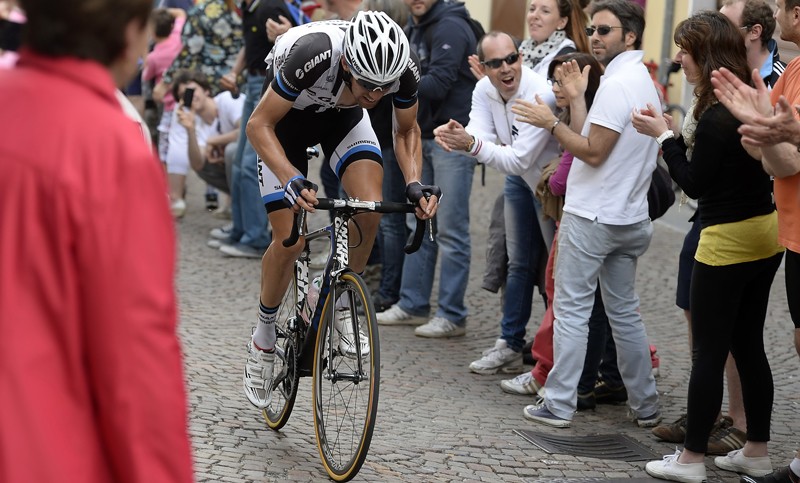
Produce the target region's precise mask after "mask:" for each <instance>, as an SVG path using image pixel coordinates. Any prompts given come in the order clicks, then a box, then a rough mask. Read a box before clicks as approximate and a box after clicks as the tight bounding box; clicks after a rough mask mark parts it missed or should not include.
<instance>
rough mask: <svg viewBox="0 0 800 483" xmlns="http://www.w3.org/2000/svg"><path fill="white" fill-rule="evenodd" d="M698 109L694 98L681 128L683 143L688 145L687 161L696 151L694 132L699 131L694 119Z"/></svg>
mask: <svg viewBox="0 0 800 483" xmlns="http://www.w3.org/2000/svg"><path fill="white" fill-rule="evenodd" d="M696 107H697V98H696V97H692V103H691V105H690V106H689V109H688V110H687V111H686V115H685V116H684V117H683V126H682V127H681V136H683V143H684V144H685V145H686V159H688V160H691V159H692V151H694V132H695V131H696V130H697V120H696V119H695V118H694V110H695V108H696Z"/></svg>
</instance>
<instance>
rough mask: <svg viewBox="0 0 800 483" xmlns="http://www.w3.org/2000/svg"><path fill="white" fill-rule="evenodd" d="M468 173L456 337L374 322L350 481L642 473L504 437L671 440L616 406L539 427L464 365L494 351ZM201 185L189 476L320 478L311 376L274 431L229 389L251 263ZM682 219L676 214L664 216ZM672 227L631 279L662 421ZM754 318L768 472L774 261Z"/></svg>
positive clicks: (786, 364) (791, 434)
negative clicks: (361, 452) (375, 340)
mask: <svg viewBox="0 0 800 483" xmlns="http://www.w3.org/2000/svg"><path fill="white" fill-rule="evenodd" d="M317 166H318V165H317V164H316V163H315V164H314V165H313V167H312V168H311V170H312V171H315V170H316V167H317ZM480 179H481V176H480V168H479V169H478V172H476V176H475V182H474V185H473V189H472V197H471V213H472V220H471V224H470V226H471V233H472V267H471V277H470V283H469V287H468V290H467V305H468V307H469V310H470V316H469V321H468V326H467V335H466V336H465V337H461V338H455V339H447V340H436V339H423V338H419V337H415V336H414V334H413V328H412V327H383V326H382V327H381V328H380V335H381V363H382V364H381V387H380V405H379V412H378V420H377V425H376V428H375V433H374V436H373V440H372V445H371V448H370V451H369V455H368V457H367V460H366V463H365V464H364V466H363V468H362V469H361V471H360V473H359V474H358V476H357V477H356V478H355V480H354V481H413V482H422V481H437V482H438V481H442V482H444V481H458V482H461V481H526V482H536V481H548V482H565V481H611V480H613V479H626V480H629V479H632V478H640V479H643V480H641V481H649V480H647V479H646V477H647V475H646V474H645V472H644V462H634V463H627V462H623V461H611V460H599V459H592V458H582V457H575V456H569V455H562V454H547V453H545V452H543V451H541V450H539V449H537V448H536V447H535V446H533V445H532V444H530V443H528V442H527V441H526V440H524V439H522V438H521V437H520V436H518V435H517V434H515V433H514V432H513V430H514V429H529V430H535V431H558V434H562V435H583V434H595V433H605V434H609V433H610V434H624V435H627V436H629V437H630V438H633V439H634V440H636V441H638V442H640V443H641V444H642V445H644V446H646V447H648V448H650V449H652V450H653V451H655V452H656V453H658V454H659V455H661V454H667V453H672V452H673V451H674V449H675V448H674V445H670V444H665V443H661V442H658V441H656V439H655V438H654V437H653V436H652V435H651V434H650V431H649V430H648V429H640V428H638V427H636V425H635V424H634V423H632V422H630V421H629V420H627V419H626V407H624V406H599V407H598V409H597V410H596V411H590V412H585V413H584V412H582V413H579V414H578V415H576V417H575V419H574V420H573V424H572V427H571V428H569V429H560V430H558V429H546V427H544V426H539V425H534V424H533V423H531V422H529V421H527V420H525V419H524V418H523V416H522V409H523V407H524V406H525V405H526V404H530V403H531V402H532V399H531V398H529V397H525V396H516V395H510V394H506V393H504V392H502V391H501V390H500V387H499V382H500V380H501V379H504V378H508V377H509V376H507V375H495V376H485V375H484V376H481V375H477V374H473V373H471V372H470V371H469V369H468V365H469V363H470V362H471V361H473V360H475V359H477V358H479V357H480V354H481V352H482V351H483V350H485V349H487V348H489V347H492V346H493V345H494V341H495V339H496V338H497V337H498V335H499V319H500V296H499V295H497V294H492V293H489V292H487V291H485V290H482V289H481V288H480V282H481V277H482V275H483V270H484V258H485V257H484V254H485V247H486V232H487V227H488V224H489V219H488V217H489V213H490V210H491V205H492V203H493V201H494V199H495V197H496V196H497V194H498V193H500V192H501V191H502V176H501V175H499V174H498V173H496V172H494V171H493V170H491V169H487V172H486V186H481V183H480ZM203 191H204V190H203V189H202V186H201V185H200V184H199V183H198V182H196V180H195V182H194V183H193V184H191V186H190V194H189V197H188V202H189V211H188V213H187V215H186V217H185V218H184V219H183V220H182V221H180V222H179V223H178V224H177V229H178V232H179V250H180V265H179V273H178V291H179V296H180V308H181V324H180V335H181V338H182V341H183V348H184V351H185V356H186V357H185V363H186V377H187V385H188V390H189V401H190V405H191V408H190V418H191V422H190V425H191V426H190V431H191V436H192V440H193V444H194V455H195V471H196V477H197V480H198V481H215V482H216V481H226V482H247V481H324V480H326V478H327V475H326V473H325V470H324V468H323V467H322V464H321V462H320V459H319V455H318V452H317V448H316V444H315V441H314V430H313V427H312V415H311V411H312V408H311V405H312V401H311V384H310V383H311V381H310V379H302V380H301V383H300V390H299V394H298V397H297V401H296V403H295V407H294V412H293V413H292V417H291V419H290V421H289V423H288V424H287V425H286V426H285V427H284V428H283V429H282V430H281V431H280V432H273V431H272V430H270V429H269V428H267V426H266V424H265V422H264V420H263V419H262V417H261V414H260V412H259V411H258V410H256V409H255V408H253V407H252V406H250V404H249V403H248V402H247V399H246V398H245V397H244V395H243V393H242V387H241V386H242V368H243V365H244V362H245V358H246V349H245V344H246V342H247V340H248V337H249V335H250V330H251V327H252V326H253V325H254V324H255V321H256V309H257V303H258V291H259V278H260V262H259V261H258V260H246V259H234V258H226V257H223V256H222V254H220V253H219V252H218V251H215V250H212V249H210V248H208V247H207V246H206V240H207V234H208V232H209V230H210V229H212V228H214V227H216V226H220V225H221V224H222V222H221V221H220V220H217V219H214V218H213V217H211V216H209V215H208V214H207V213H205V212H204V211H203V207H202V205H203V201H202V193H203ZM675 209H676V208H673V210H675ZM317 216H318V217H321V216H325V215H324V213H323V214H319V215H317ZM685 218H688V214H687V213H685V209H684V213H682V214H678V215H675V214H673V215H672V217H671V219H678V220H683V219H685ZM672 225H673V226H670V225H669V224H667V223H665V222H662V221H660V220H659V221H658V222H656V228H655V234H654V237H653V241H652V244H651V246H650V249H649V250H648V252H647V253H646V254H645V256H644V257H642V258H641V260H640V263H639V270H638V278H637V287H638V291H639V296H640V298H641V311H642V314H643V317H644V320H645V323H646V326H647V332H648V336H649V338H650V341H651V343H653V344H655V345H656V346H657V347H658V354H659V356H660V358H661V377H660V378H659V379H657V383H658V390H659V393H660V395H661V408H662V412H663V414H664V418H665V420H667V421H672V420H674V419H676V418H677V417H678V416H679V415H680V414H681V413H682V412H683V411H684V410H685V407H686V389H687V383H688V378H689V366H690V360H689V357H690V356H689V350H688V343H687V334H686V322H685V320H684V317H683V313H682V311H681V310H680V309H678V308H677V307H676V306H675V304H674V300H675V295H674V294H675V283H676V282H675V280H676V274H677V266H678V264H677V259H678V253H679V251H680V247H681V243H682V241H683V231H682V230H685V229H688V223H682V224H677V223H673V224H672ZM434 293H436V288H434ZM434 302H435V296H434ZM542 312H543V306H542V301H541V298H540V297H538V296H536V297H534V308H533V315H532V317H531V322H530V323H529V327H528V333H529V334H533V333H534V332H535V329H536V327H537V326H538V323H539V321H540V320H541V315H542ZM767 317H768V318H767V323H766V333H765V340H766V343H767V347H768V355H769V358H770V363H771V365H772V369H773V374H774V381H775V405H774V412H773V417H772V422H773V425H772V438H773V440H772V443H771V444H770V455H771V457H772V462H773V466H775V467H779V466H782V465H785V464H786V462H788V461H789V459H790V457H791V456H792V455H793V454H794V451H795V450H796V449H797V447H798V446H800V438H799V437H798V434H800V431H798V430H799V429H800V421H798V418H797V414H800V393H799V392H798V391H797V390H796V386H797V384H798V378H797V374H798V373H799V372H800V371H799V370H800V361H799V360H798V357H797V354H796V353H795V350H794V347H793V341H792V330H793V326H792V323H791V321H790V320H789V317H788V309H787V306H786V296H785V286H784V273H783V268H781V269H780V270H779V271H778V274H777V276H776V281H775V283H774V285H773V289H772V299H771V302H770V310H769V313H768V316H767ZM793 386H794V387H793ZM706 466H707V468H708V476H709V481H725V482H734V481H736V482H738V476H736V475H734V474H733V473H729V472H724V471H718V470H717V469H716V467H715V466H714V463H713V458H711V457H710V458H707V459H706Z"/></svg>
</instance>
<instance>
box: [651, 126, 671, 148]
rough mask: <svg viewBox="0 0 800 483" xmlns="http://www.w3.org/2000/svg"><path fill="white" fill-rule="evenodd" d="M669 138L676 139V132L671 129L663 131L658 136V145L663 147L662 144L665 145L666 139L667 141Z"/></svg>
mask: <svg viewBox="0 0 800 483" xmlns="http://www.w3.org/2000/svg"><path fill="white" fill-rule="evenodd" d="M667 139H675V133H674V132H672V131H671V130H666V131H664V132H662V133H661V135H660V136H658V137H657V138H656V142H657V143H658V147H661V145H663V144H664V141H666V140H667Z"/></svg>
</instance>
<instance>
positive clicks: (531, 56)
mask: <svg viewBox="0 0 800 483" xmlns="http://www.w3.org/2000/svg"><path fill="white" fill-rule="evenodd" d="M566 38H567V34H566V32H564V31H563V30H556V31H555V32H553V33H552V34H551V35H550V37H548V39H547V40H545V41H544V42H542V43H541V44H537V43H536V42H535V41H534V40H533V39H526V40H523V41H522V43H521V44H520V46H519V53H520V54H522V62H523V64H525V65H526V66H528V67H530V68H531V69H533V68H534V67H536V66H537V65H539V62H541V61H542V59H544V58H545V57H547V55H548V54H550V53H552V52H555V51H556V49H558V46H559V45H561V42H563V41H564V39H566Z"/></svg>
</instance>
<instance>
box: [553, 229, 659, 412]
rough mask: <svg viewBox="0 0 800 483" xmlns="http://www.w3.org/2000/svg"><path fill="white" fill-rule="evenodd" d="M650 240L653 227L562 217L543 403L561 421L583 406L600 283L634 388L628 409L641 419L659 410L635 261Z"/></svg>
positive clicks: (627, 379)
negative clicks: (550, 353)
mask: <svg viewBox="0 0 800 483" xmlns="http://www.w3.org/2000/svg"><path fill="white" fill-rule="evenodd" d="M652 236H653V225H652V223H651V222H650V220H644V221H641V222H639V223H634V224H631V225H606V224H603V223H599V222H597V220H588V219H586V218H582V217H579V216H576V215H573V214H571V213H564V216H563V218H562V219H561V225H560V227H559V230H558V256H557V258H556V265H555V274H554V276H555V299H554V304H553V312H554V315H555V319H556V320H555V322H554V323H553V354H554V363H553V369H552V370H551V371H550V374H549V375H548V377H547V383H546V384H545V389H546V390H547V395H546V397H545V404H547V408H548V409H549V410H550V412H552V413H553V414H555V415H556V416H558V417H560V418H564V419H572V416H573V414H574V412H575V409H576V407H577V399H578V391H577V388H578V381H579V379H580V377H581V372H582V371H583V366H584V362H585V358H586V348H587V336H588V332H589V317H590V316H591V313H592V307H593V306H594V301H595V291H596V290H597V283H598V279H599V281H600V290H601V291H602V294H603V303H604V304H605V309H606V314H607V315H608V320H609V322H610V323H611V331H612V333H613V336H614V340H615V341H616V343H617V362H618V364H619V372H620V374H621V375H622V380H623V381H624V383H625V387H626V388H627V389H628V403H629V405H630V407H631V409H632V410H633V411H634V413H635V414H636V417H639V418H641V417H647V416H650V415H652V414H653V413H655V412H656V411H657V410H658V393H656V381H655V379H653V375H652V373H651V367H652V366H651V364H650V350H649V346H648V343H647V331H646V330H645V327H644V323H643V322H642V317H641V315H640V314H639V298H638V297H637V295H636V291H635V281H636V262H637V260H638V259H639V257H640V256H641V255H642V254H644V252H645V251H646V250H647V247H648V246H649V245H650V239H651V238H652Z"/></svg>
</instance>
